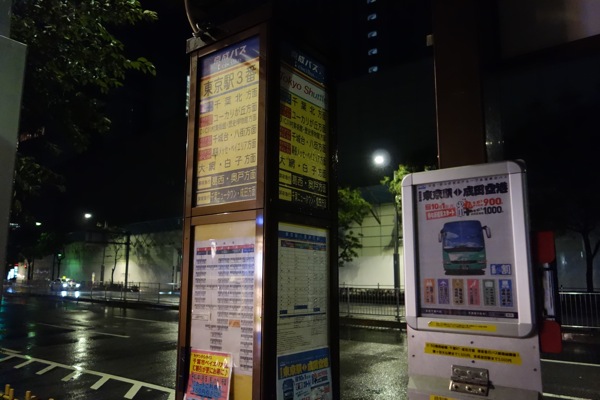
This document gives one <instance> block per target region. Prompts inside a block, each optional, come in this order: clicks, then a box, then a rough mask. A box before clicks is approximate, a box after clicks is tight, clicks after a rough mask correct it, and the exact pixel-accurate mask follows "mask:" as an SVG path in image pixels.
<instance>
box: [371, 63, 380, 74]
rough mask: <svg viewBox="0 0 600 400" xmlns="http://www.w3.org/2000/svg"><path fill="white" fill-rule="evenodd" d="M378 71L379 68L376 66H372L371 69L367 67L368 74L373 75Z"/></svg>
mask: <svg viewBox="0 0 600 400" xmlns="http://www.w3.org/2000/svg"><path fill="white" fill-rule="evenodd" d="M377 71H379V67H378V66H377V65H374V66H372V67H369V73H370V74H373V73H375V72H377Z"/></svg>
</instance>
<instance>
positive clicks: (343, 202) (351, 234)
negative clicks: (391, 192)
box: [338, 188, 371, 267]
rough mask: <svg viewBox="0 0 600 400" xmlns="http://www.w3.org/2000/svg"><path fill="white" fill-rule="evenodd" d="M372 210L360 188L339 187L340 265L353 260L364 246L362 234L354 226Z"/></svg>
mask: <svg viewBox="0 0 600 400" xmlns="http://www.w3.org/2000/svg"><path fill="white" fill-rule="evenodd" d="M370 211H371V205H370V204H369V203H368V202H367V201H366V200H365V199H363V197H362V195H361V194H360V191H359V190H358V189H351V188H339V189H338V266H340V267H343V266H344V263H346V262H350V261H352V260H353V259H354V258H355V257H357V256H358V252H357V250H358V249H360V248H362V244H361V242H360V238H361V237H362V234H361V233H360V232H355V231H354V230H353V229H352V227H353V226H355V225H359V226H360V225H361V224H362V222H363V220H364V218H365V217H366V216H367V214H369V212H370Z"/></svg>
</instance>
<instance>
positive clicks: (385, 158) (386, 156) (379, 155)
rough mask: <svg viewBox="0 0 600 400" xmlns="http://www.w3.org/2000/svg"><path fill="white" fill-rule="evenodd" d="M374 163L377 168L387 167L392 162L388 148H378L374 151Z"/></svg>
mask: <svg viewBox="0 0 600 400" xmlns="http://www.w3.org/2000/svg"><path fill="white" fill-rule="evenodd" d="M373 164H374V165H375V167H377V168H385V167H387V166H388V165H389V164H390V153H389V152H388V151H387V150H383V149H380V150H376V151H375V152H374V153H373Z"/></svg>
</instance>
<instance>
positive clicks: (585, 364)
mask: <svg viewBox="0 0 600 400" xmlns="http://www.w3.org/2000/svg"><path fill="white" fill-rule="evenodd" d="M542 361H543V362H549V363H556V364H571V365H581V366H584V367H600V364H589V363H581V362H575V361H561V360H548V359H545V358H544V359H542Z"/></svg>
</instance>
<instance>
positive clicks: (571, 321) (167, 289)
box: [4, 281, 600, 329]
mask: <svg viewBox="0 0 600 400" xmlns="http://www.w3.org/2000/svg"><path fill="white" fill-rule="evenodd" d="M177 289H178V288H177V287H175V286H174V285H173V284H172V283H148V282H130V283H129V284H128V288H127V290H125V288H124V285H123V283H120V282H117V283H113V284H108V283H101V282H95V283H92V282H82V283H81V286H80V287H79V288H77V289H69V290H51V287H50V285H49V282H46V281H30V282H26V283H11V284H9V285H7V284H5V285H4V291H5V293H7V294H11V293H14V294H18V293H21V294H45V295H55V296H59V297H69V298H84V299H85V298H88V299H90V300H96V301H130V302H143V303H147V304H160V305H169V306H178V305H179V300H180V293H179V291H178V290H177ZM560 306H561V323H562V325H563V326H566V327H574V328H593V329H600V293H598V292H596V293H587V292H575V291H568V292H566V291H565V292H560ZM339 309H340V317H348V318H352V317H354V318H371V319H384V320H392V321H393V320H395V321H405V309H404V289H403V288H400V289H398V288H394V287H393V286H391V285H372V286H367V285H363V286H353V285H345V284H344V285H342V286H340V288H339Z"/></svg>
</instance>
